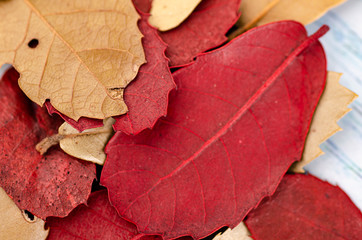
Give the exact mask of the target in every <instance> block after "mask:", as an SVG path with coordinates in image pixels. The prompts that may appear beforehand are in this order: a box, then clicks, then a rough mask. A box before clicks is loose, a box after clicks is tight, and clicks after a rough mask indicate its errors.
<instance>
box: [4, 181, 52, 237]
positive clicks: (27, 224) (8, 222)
mask: <svg viewBox="0 0 362 240" xmlns="http://www.w3.org/2000/svg"><path fill="white" fill-rule="evenodd" d="M44 225H45V222H44V221H43V220H41V219H39V218H37V217H36V216H31V218H29V217H28V216H27V212H25V211H22V210H20V209H19V208H18V207H17V206H16V205H15V203H14V202H13V200H12V199H11V198H10V197H9V196H8V195H7V194H6V192H5V191H4V189H2V188H0V239H4V240H10V239H14V240H34V239H36V240H45V239H46V237H47V236H48V232H49V230H45V228H44Z"/></svg>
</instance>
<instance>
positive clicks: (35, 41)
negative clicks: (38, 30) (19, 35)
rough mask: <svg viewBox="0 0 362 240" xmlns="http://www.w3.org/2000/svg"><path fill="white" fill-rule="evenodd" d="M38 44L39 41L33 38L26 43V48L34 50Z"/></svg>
mask: <svg viewBox="0 0 362 240" xmlns="http://www.w3.org/2000/svg"><path fill="white" fill-rule="evenodd" d="M38 44H39V40H38V39H36V38H33V39H31V40H30V42H29V43H28V46H29V47H30V48H36V47H37V46H38Z"/></svg>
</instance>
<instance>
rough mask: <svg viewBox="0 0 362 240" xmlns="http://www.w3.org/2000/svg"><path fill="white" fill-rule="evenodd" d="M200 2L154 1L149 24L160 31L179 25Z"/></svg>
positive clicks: (194, 0)
mask: <svg viewBox="0 0 362 240" xmlns="http://www.w3.org/2000/svg"><path fill="white" fill-rule="evenodd" d="M200 2H201V0H183V1H178V0H154V1H152V8H151V11H150V13H151V17H150V19H149V21H150V24H151V25H152V26H154V27H156V28H157V29H159V30H160V31H167V30H170V29H172V28H175V27H177V26H178V25H180V24H181V23H182V22H183V21H184V20H185V19H186V18H187V17H188V16H189V15H190V14H191V13H192V11H193V10H194V9H195V8H196V7H197V5H199V3H200Z"/></svg>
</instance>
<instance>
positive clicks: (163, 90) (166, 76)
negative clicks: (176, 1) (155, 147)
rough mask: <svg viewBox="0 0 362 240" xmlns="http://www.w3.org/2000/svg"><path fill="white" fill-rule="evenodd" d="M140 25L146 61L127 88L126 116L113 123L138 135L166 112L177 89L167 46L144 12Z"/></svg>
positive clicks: (122, 129) (116, 128) (116, 126)
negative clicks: (169, 97)
mask: <svg viewBox="0 0 362 240" xmlns="http://www.w3.org/2000/svg"><path fill="white" fill-rule="evenodd" d="M141 16H142V19H141V21H140V22H139V28H140V30H141V32H142V34H143V35H144V36H145V37H144V38H143V41H142V43H143V48H144V50H145V55H146V60H147V63H146V64H144V65H143V66H141V68H140V70H139V72H138V75H137V78H136V79H135V80H133V81H132V82H131V84H130V86H129V87H127V88H126V92H125V102H126V104H127V106H128V108H129V112H128V113H127V114H126V115H122V116H119V117H116V118H115V119H116V123H115V124H114V125H113V126H114V129H115V130H116V131H122V132H124V133H126V134H138V133H139V132H141V131H142V130H144V129H146V128H152V127H153V126H154V125H155V123H156V121H157V119H159V118H160V117H162V116H166V114H167V104H168V95H169V93H170V91H171V90H172V89H173V88H175V82H174V81H173V78H172V75H171V72H170V69H169V68H168V59H167V58H166V56H165V50H166V45H165V43H164V42H162V40H161V39H160V37H159V36H158V34H157V30H156V29H154V28H152V27H151V26H150V25H149V24H148V23H147V20H148V16H146V15H144V14H141Z"/></svg>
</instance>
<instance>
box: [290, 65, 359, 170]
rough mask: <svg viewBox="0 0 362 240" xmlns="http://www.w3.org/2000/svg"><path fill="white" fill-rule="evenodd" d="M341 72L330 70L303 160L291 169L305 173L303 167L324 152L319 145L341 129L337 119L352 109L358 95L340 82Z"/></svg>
mask: <svg viewBox="0 0 362 240" xmlns="http://www.w3.org/2000/svg"><path fill="white" fill-rule="evenodd" d="M340 77H341V74H339V73H335V72H328V76H327V82H326V87H325V89H324V92H323V95H322V97H321V99H320V101H319V103H318V106H317V108H316V111H315V113H314V117H313V120H312V123H311V127H310V130H309V133H308V136H307V140H306V143H305V147H304V151H303V157H302V159H301V161H298V162H295V163H294V164H293V165H292V167H291V169H290V171H292V172H298V173H303V172H304V170H303V167H304V166H305V165H307V164H308V163H310V162H311V161H313V160H314V159H316V158H317V157H318V156H320V155H321V154H323V152H322V150H321V149H320V148H319V145H320V144H322V143H323V142H324V141H326V140H327V139H328V138H329V137H331V136H332V135H333V134H335V133H336V132H337V131H339V130H341V128H340V127H339V126H338V124H337V121H338V120H339V119H341V118H342V117H343V116H344V115H345V114H346V113H348V112H349V111H350V110H351V109H350V108H348V105H349V104H351V103H352V101H353V100H354V99H355V98H356V97H357V95H356V94H355V93H353V92H352V91H350V90H348V89H347V88H345V87H343V86H342V85H340V84H339V79H340Z"/></svg>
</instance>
